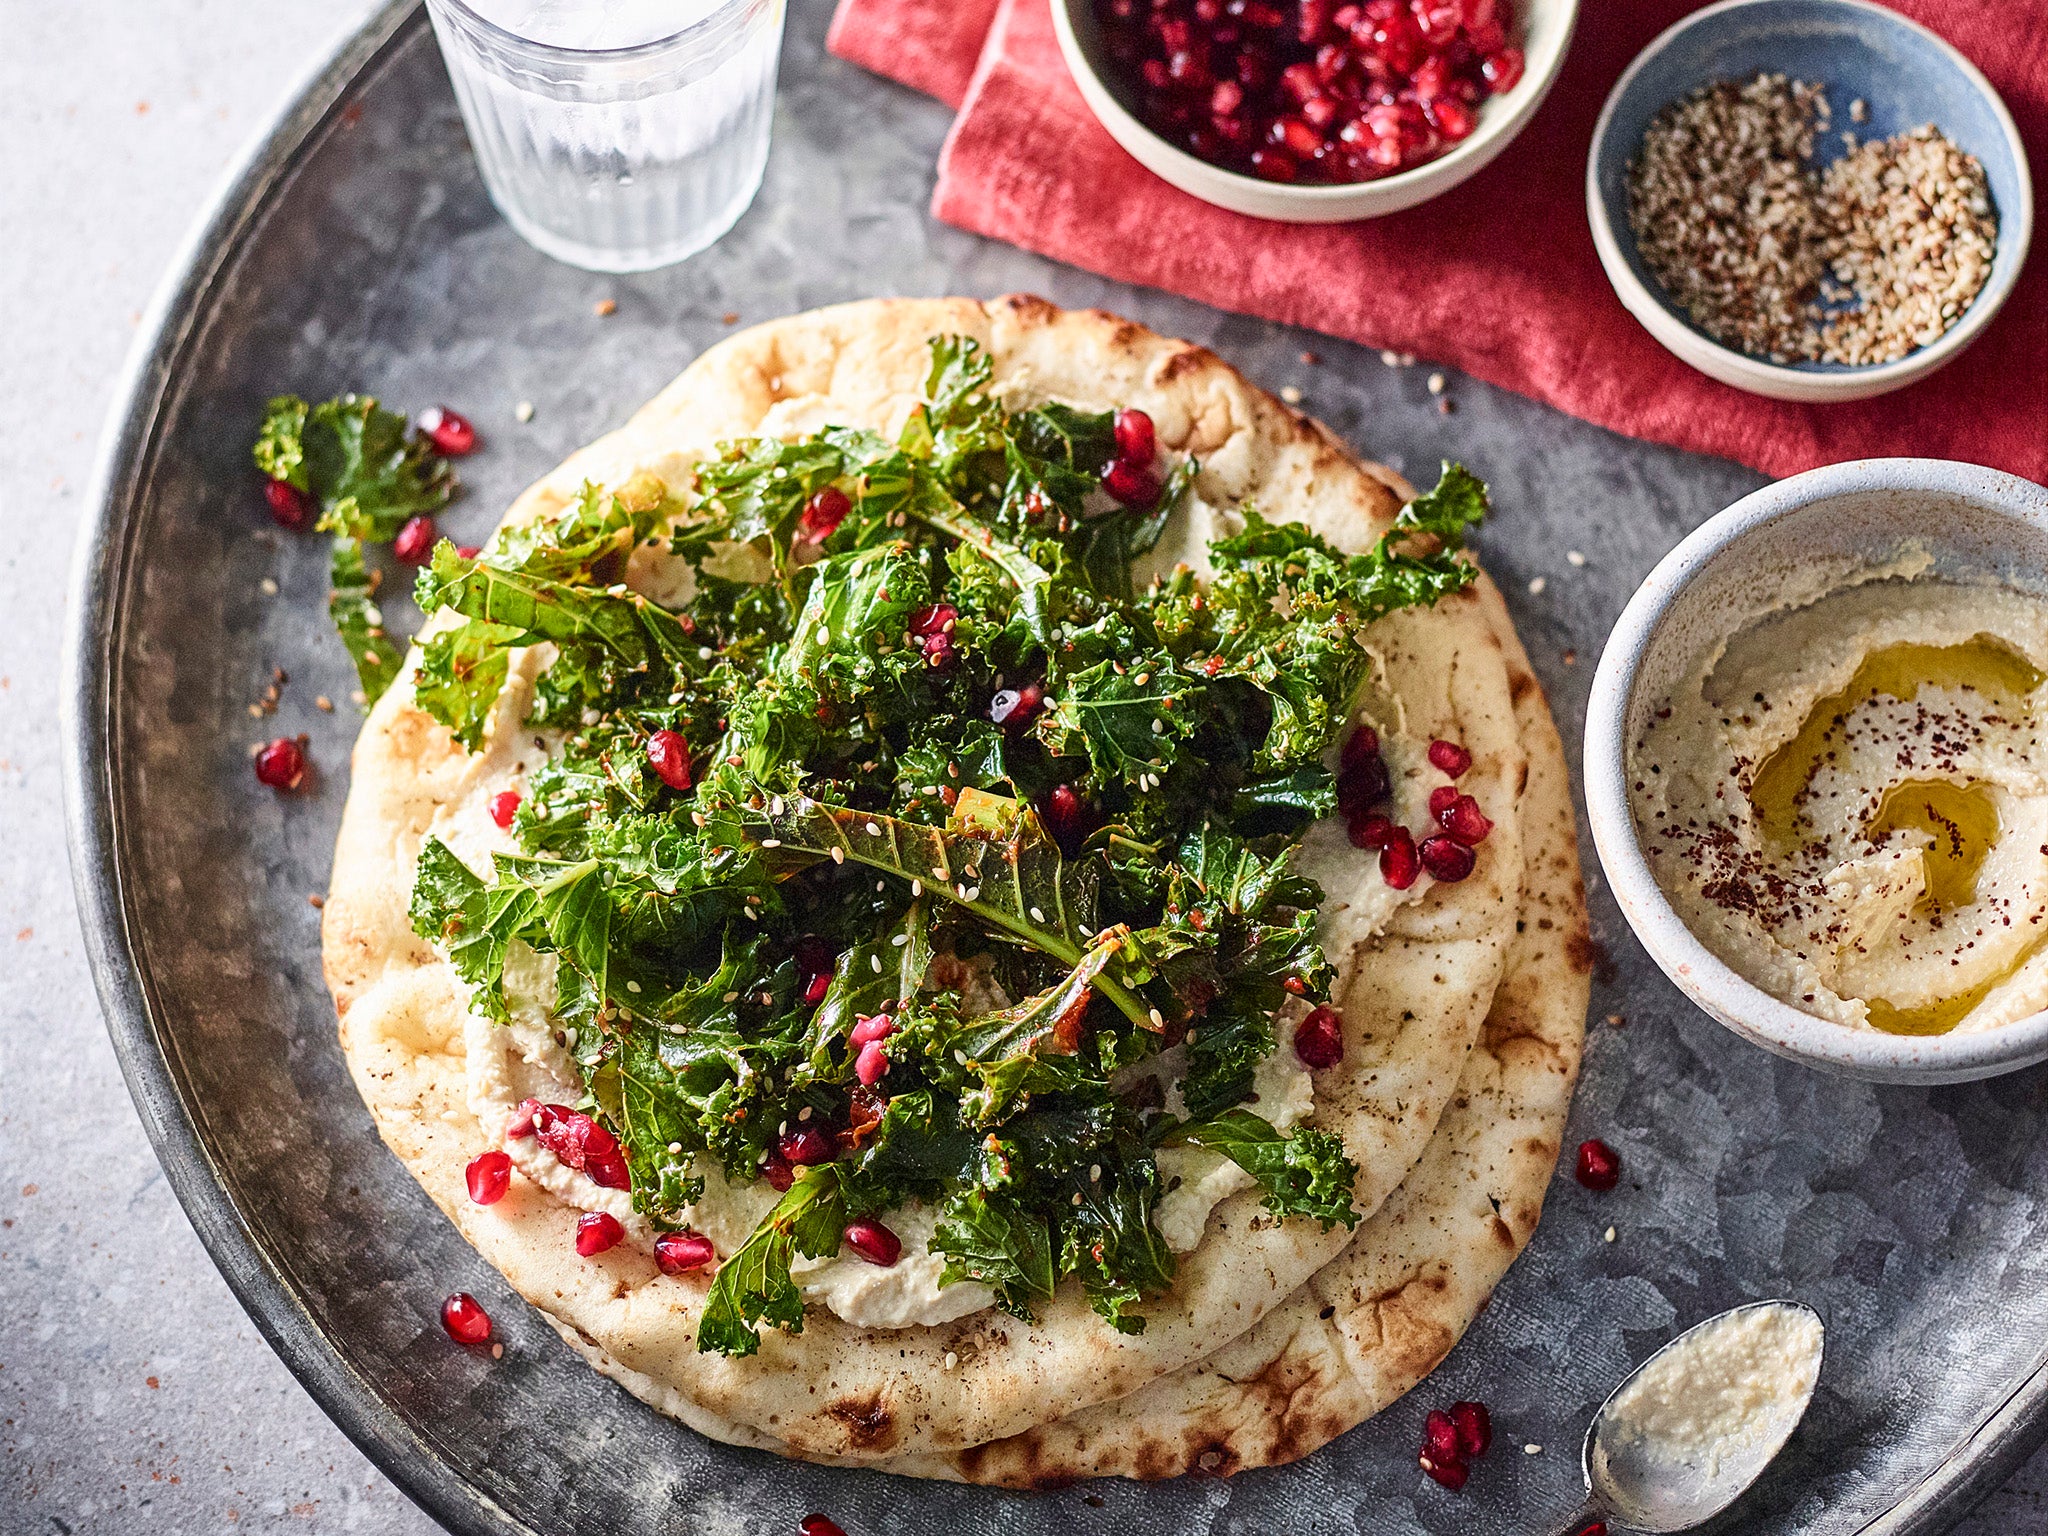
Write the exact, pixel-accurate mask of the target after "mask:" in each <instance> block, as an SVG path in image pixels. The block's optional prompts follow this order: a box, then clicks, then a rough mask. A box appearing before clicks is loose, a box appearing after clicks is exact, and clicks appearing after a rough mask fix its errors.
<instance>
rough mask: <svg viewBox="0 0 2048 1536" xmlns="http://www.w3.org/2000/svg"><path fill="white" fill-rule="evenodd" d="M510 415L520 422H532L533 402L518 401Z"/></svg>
mask: <svg viewBox="0 0 2048 1536" xmlns="http://www.w3.org/2000/svg"><path fill="white" fill-rule="evenodd" d="M512 414H513V415H514V416H516V417H517V418H518V419H519V420H521V421H531V420H533V402H532V401H531V400H522V401H520V402H519V403H518V404H517V405H515V406H513V407H512Z"/></svg>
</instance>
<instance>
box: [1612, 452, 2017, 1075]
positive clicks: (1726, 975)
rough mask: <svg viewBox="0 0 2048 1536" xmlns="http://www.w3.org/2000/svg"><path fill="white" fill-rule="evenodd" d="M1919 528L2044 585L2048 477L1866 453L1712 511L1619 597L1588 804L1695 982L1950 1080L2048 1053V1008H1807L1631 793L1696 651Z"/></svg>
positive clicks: (1682, 985)
mask: <svg viewBox="0 0 2048 1536" xmlns="http://www.w3.org/2000/svg"><path fill="white" fill-rule="evenodd" d="M1909 540H1910V541H1917V542H1918V543H1919V544H1920V545H1921V546H1922V547H1924V548H1926V549H1927V551H1928V552H1929V553H1930V554H1932V555H1933V556H1934V561H1935V564H1934V574H1936V575H1939V576H1944V577H1948V578H1950V579H1954V580H1960V581H1971V580H1977V581H1983V580H1994V581H1998V582H2003V583H2007V584H2010V585H2013V586H2016V587H2019V588H2021V589H2023V590H2026V591H2030V592H2034V593H2037V594H2040V595H2042V596H2048V489H2044V488H2043V487H2041V486H2038V485H2035V484H2033V483H2032V482H2031V481H2027V480H2022V479H2020V478H2018V477H2017V476H2015V475H2007V474H2001V473H2000V472H1999V471H1997V470H1992V469H1984V468H1981V467H1979V466H1977V465H1974V464H1956V463H1951V462H1950V461H1948V460H1946V459H1860V460H1857V461H1855V462H1853V463H1848V464H1834V465H1830V466H1828V467H1827V468H1825V469H1815V470H1809V471H1808V472H1807V473H1805V474H1803V475H1794V476H1793V477H1792V478H1791V479H1789V480H1781V481H1779V482H1778V483H1777V484H1775V485H1769V486H1766V487H1764V489H1762V490H1760V491H1757V492H1755V493H1754V494H1753V495H1749V496H1745V497H1744V498H1743V499H1742V500H1740V501H1738V502H1736V503H1735V505H1734V506H1732V507H1729V508H1728V509H1727V510H1726V511H1724V512H1720V513H1718V514H1716V515H1715V516H1714V517H1711V518H1709V519H1708V520H1707V521H1706V522H1705V523H1704V524H1702V525H1701V526H1700V527H1699V528H1698V529H1696V530H1694V532H1693V533H1692V534H1691V535H1690V536H1689V537H1688V538H1686V539H1685V541H1684V542H1683V543H1681V544H1680V545H1679V546H1678V547H1677V548H1676V549H1674V550H1672V551H1671V553H1670V554H1668V555H1666V556H1665V557H1664V559H1663V560H1662V561H1661V562H1660V563H1659V564H1658V566H1657V568H1656V569H1655V570H1654V571H1652V572H1651V573H1650V575H1649V579H1648V580H1646V581H1645V582H1644V583H1643V584H1642V586H1641V587H1640V588H1639V589H1638V590H1637V592H1636V595H1635V596H1634V597H1633V598H1631V599H1630V600H1629V604H1628V607H1626V608H1625V609H1623V610H1622V614H1621V618H1620V620H1619V621H1617V622H1616V624H1615V626H1614V632H1613V633H1612V634H1611V635H1609V636H1608V640H1607V648H1606V650H1605V651H1604V652H1603V653H1602V654H1601V657H1600V665H1599V667H1598V669H1597V670H1596V671H1595V673H1594V675H1593V692H1592V698H1591V699H1590V700H1589V701H1588V704H1587V710H1586V756H1585V773H1586V809H1587V813H1588V820H1589V823H1590V826H1591V829H1592V833H1593V844H1594V847H1595V848H1597V849H1598V850H1599V854H1600V864H1601V867H1602V868H1603V869H1605V870H1606V872H1607V881H1608V884H1609V886H1610V887H1611V888H1612V890H1613V892H1614V899H1615V901H1616V903H1617V904H1618V905H1619V906H1620V907H1621V913H1622V916H1623V917H1625V918H1627V919H1628V924H1629V926H1630V927H1631V928H1633V929H1634V930H1635V933H1636V937H1637V938H1638V939H1640V940H1641V941H1642V944H1643V948H1645V949H1646V950H1648V951H1649V952H1650V957H1651V958H1652V959H1654V960H1655V961H1656V962H1657V964H1658V965H1660V966H1662V967H1663V969H1664V973H1665V974H1666V975H1667V976H1669V977H1670V978H1671V979H1672V980H1673V981H1674V982H1676V983H1677V984H1678V986H1679V989H1680V990H1681V991H1683V992H1684V993H1685V995H1686V996H1687V997H1689V998H1691V999H1692V1000H1693V1001H1694V1002H1695V1003H1697V1004H1699V1006H1700V1007H1701V1008H1703V1009H1705V1010H1706V1011H1707V1012H1708V1013H1709V1014H1711V1015H1712V1016H1713V1017H1714V1018H1715V1019H1717V1020H1719V1021H1720V1022H1721V1023H1722V1024H1725V1025H1727V1026H1728V1028H1730V1029H1732V1030H1734V1031H1735V1033H1737V1034H1738V1035H1740V1036H1742V1037H1743V1039H1745V1040H1748V1041H1750V1042H1751V1043H1753V1044H1756V1045H1760V1046H1762V1047H1764V1049H1766V1050H1768V1051H1775V1052H1776V1053H1777V1054H1778V1055H1780V1056H1788V1057H1790V1058H1792V1059H1793V1060H1795V1061H1803V1062H1805V1063H1807V1064H1808V1065H1810V1066H1815V1067H1820V1068H1822V1069H1824V1070H1827V1071H1831V1072H1839V1073H1843V1074H1845V1075H1847V1076H1850V1077H1862V1078H1870V1079H1874V1080H1876V1081H1880V1082H1900V1083H1954V1082H1967V1081H1969V1080H1971V1079H1974V1078H1980V1077H1992V1076H1995V1075H1996V1074H1998V1073H2001V1072H2011V1071H2014V1070H2016V1069H2018V1068H2020V1067H2025V1066H2031V1065H2032V1064H2033V1063H2035V1062H2037V1061H2042V1060H2048V1013H2038V1014H2034V1015H2032V1016H2030V1017H2028V1018H2024V1019H2018V1020H2015V1021H2014V1022H2013V1023H2011V1024H2006V1025H2003V1026H2000V1027H1998V1028H1996V1029H1989V1030H1985V1031H1983V1032H1981V1033H1974V1034H1964V1035H1954V1034H1951V1035H1918V1036H1906V1035H1887V1034H1882V1033H1880V1032H1878V1031H1877V1030H1874V1029H1855V1028H1850V1027H1847V1026H1844V1025H1841V1024H1835V1023H1832V1022H1830V1021H1829V1020H1827V1019H1821V1018H1816V1017H1814V1016H1813V1015H1812V1014H1809V1013H1802V1012H1801V1011H1800V1010H1799V1009H1797V1008H1793V1007H1791V1006H1790V1005H1788V1004H1786V1003H1782V1002H1779V1001H1778V1000H1777V999H1776V998H1775V997H1772V996H1771V995H1770V994H1768V993H1766V992H1764V991H1763V990H1762V989H1761V988H1759V987H1757V986H1755V985H1753V984H1752V983H1751V982H1749V981H1747V980H1745V979H1744V978H1743V977H1742V976H1740V975H1738V974H1737V973H1736V972H1735V971H1734V970H1732V969H1731V968H1730V967H1729V966H1727V965H1726V964H1724V963H1723V962H1722V961H1721V960H1719V959H1718V958H1716V957H1715V956H1714V954H1713V953H1712V952H1711V951H1709V950H1708V949H1707V947H1706V946H1705V945H1704V944H1702V943H1701V942H1700V941H1699V940H1698V939H1697V938H1695V937H1694V936H1693V934H1692V931H1691V930H1690V929H1689V928H1687V927H1686V926H1685V923H1684V921H1683V920H1682V919H1681V918H1680V917H1679V916H1678V913H1677V912H1676V911H1675V910H1674V909H1673V908H1672V905H1671V903H1670V901H1669V899H1668V898H1666V896H1665V895H1664V892H1663V890H1662V889H1661V888H1660V887H1659V886H1658V884H1657V879H1656V876H1655V875H1653V874H1652V873H1651V872H1650V866H1649V862H1648V860H1647V859H1645V858H1644V856H1643V849H1642V844H1641V841H1640V840H1639V838H1638V836H1637V832H1636V824H1635V818H1634V816H1633V814H1632V813H1631V811H1630V809H1629V797H1628V785H1627V781H1626V779H1625V777H1624V768H1625V766H1626V754H1627V744H1628V743H1629V742H1630V741H1631V740H1633V739H1635V737H1636V736H1638V735H1639V734H1640V733H1641V731H1642V729H1643V725H1644V722H1645V718H1646V716H1647V714H1648V712H1649V710H1651V709H1652V708H1654V707H1656V705H1657V702H1658V701H1659V700H1660V699H1662V698H1665V697H1667V696H1668V695H1669V693H1670V691H1671V689H1672V688H1673V687H1674V686H1675V685H1676V684H1677V683H1678V681H1679V680H1680V679H1681V678H1682V676H1683V675H1684V674H1685V673H1686V672H1687V671H1689V670H1690V669H1691V668H1692V667H1693V666H1694V665H1695V664H1696V663H1697V660H1698V658H1699V656H1700V654H1701V652H1702V651H1703V649H1704V648H1705V647H1707V646H1708V645H1711V644H1713V643H1715V642H1717V641H1719V640H1722V639H1725V638H1726V637H1727V635H1728V633H1729V631H1730V630H1731V628H1733V627H1734V626H1737V625H1740V624H1742V623H1743V622H1745V621H1746V620H1747V619H1748V618H1749V617H1750V616H1751V615H1752V614H1754V613H1756V612H1757V611H1758V610H1759V609H1762V608H1764V607H1767V606H1768V605H1769V603H1770V602H1771V600H1772V597H1773V596H1774V595H1775V594H1776V593H1778V592H1780V591H1782V590H1783V589H1784V582H1785V576H1786V573H1787V572H1790V571H1793V570H1796V569H1798V568H1800V567H1801V566H1810V565H1811V563H1812V562H1813V561H1814V560H1816V559H1825V560H1830V561H1833V560H1837V559H1840V558H1842V557H1848V558H1850V559H1853V560H1856V561H1858V562H1868V563H1876V562H1879V561H1882V560H1885V559H1888V558H1890V557H1892V556H1893V555H1896V554H1897V553H1898V552H1899V549H1900V547H1901V546H1902V545H1904V544H1906V543H1907V542H1908V541H1909Z"/></svg>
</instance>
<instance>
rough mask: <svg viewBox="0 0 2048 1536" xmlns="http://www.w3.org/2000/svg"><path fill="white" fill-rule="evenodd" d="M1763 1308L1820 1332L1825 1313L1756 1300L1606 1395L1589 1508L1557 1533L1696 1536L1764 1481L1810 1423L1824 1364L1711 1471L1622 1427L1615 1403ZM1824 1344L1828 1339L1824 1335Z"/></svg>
mask: <svg viewBox="0 0 2048 1536" xmlns="http://www.w3.org/2000/svg"><path fill="white" fill-rule="evenodd" d="M1764 1307H1783V1308H1787V1309H1789V1310H1791V1311H1795V1312H1802V1313H1804V1314H1806V1316H1808V1317H1810V1318H1812V1319H1813V1322H1814V1325H1815V1326H1816V1327H1819V1326H1820V1314H1819V1313H1817V1312H1815V1311H1814V1310H1813V1308H1811V1307H1809V1306H1807V1305H1806V1304H1805V1303H1804V1302H1799V1301H1753V1302H1750V1303H1748V1304H1747V1305H1745V1306H1740V1307H1732V1308H1730V1309H1729V1310H1728V1311H1726V1312H1721V1313H1717V1314H1716V1315H1715V1316H1713V1317H1710V1318H1708V1319H1707V1320H1706V1321H1705V1322H1703V1323H1698V1324H1696V1325H1694V1326H1693V1327H1691V1328H1688V1329H1687V1330H1686V1331H1685V1332H1684V1333H1681V1334H1679V1335H1678V1337H1676V1338H1674V1339H1673V1340H1671V1342H1670V1343H1668V1344H1666V1345H1665V1346H1664V1347H1663V1348H1662V1349H1660V1350H1658V1351H1657V1353H1656V1354H1654V1355H1652V1356H1650V1358H1649V1359H1647V1360H1645V1361H1644V1362H1643V1363H1642V1364H1641V1365H1639V1366H1637V1367H1636V1368H1635V1369H1634V1370H1633V1371H1631V1372H1630V1373H1629V1375H1628V1378H1627V1379H1626V1380H1625V1381H1623V1382H1622V1383H1621V1385H1620V1386H1618V1387H1616V1388H1615V1389H1614V1390H1613V1391H1612V1392H1610V1393H1608V1394H1607V1401H1606V1402H1604V1403H1602V1404H1601V1405H1600V1411H1599V1412H1598V1413H1596V1414H1594V1415H1593V1422H1592V1423H1591V1424H1589V1425H1588V1426H1587V1427H1586V1448H1585V1452H1584V1455H1583V1457H1582V1460H1583V1462H1584V1465H1585V1470H1586V1501H1585V1502H1584V1503H1583V1504H1581V1505H1580V1506H1579V1507H1578V1509H1577V1510H1576V1511H1575V1512H1574V1513H1573V1514H1572V1517H1571V1519H1570V1520H1568V1521H1566V1522H1565V1523H1564V1524H1563V1525H1561V1526H1559V1527H1558V1528H1557V1530H1558V1536H1581V1533H1582V1532H1584V1531H1585V1530H1586V1528H1587V1527H1588V1526H1592V1525H1597V1524H1601V1523H1605V1524H1606V1525H1607V1526H1609V1527H1610V1528H1612V1529H1614V1530H1617V1531H1639V1532H1643V1533H1645V1536H1668V1533H1671V1532H1676V1531H1689V1530H1692V1529H1693V1528H1694V1527H1696V1526H1699V1525H1703V1524H1705V1523H1706V1522H1707V1521H1709V1520H1711V1519H1713V1518H1714V1516H1716V1515H1718V1514H1720V1513H1721V1511H1722V1510H1724V1509H1726V1508H1727V1507H1728V1506H1729V1505H1731V1504H1733V1503H1734V1502H1735V1501H1736V1500H1737V1499H1738V1498H1740V1497H1741V1496H1742V1495H1743V1494H1744V1493H1746V1492H1747V1491H1748V1490H1749V1486H1750V1484H1752V1483H1754V1482H1755V1481H1756V1480H1757V1479H1758V1478H1759V1477H1761V1476H1762V1475H1763V1471H1764V1468H1765V1467H1767V1466H1769V1465H1770V1464H1771V1462H1772V1460H1773V1459H1774V1458H1775V1457H1776V1456H1777V1454H1778V1452H1779V1451H1781V1450H1783V1449H1784V1448H1785V1442H1786V1441H1787V1440H1789V1439H1791V1438H1792V1431H1793V1430H1795V1429H1797V1428H1798V1427H1799V1421H1800V1420H1801V1419H1802V1418H1804V1417H1805V1416H1806V1409H1807V1406H1808V1405H1809V1404H1810V1403H1811V1402H1812V1401H1813V1389H1814V1386H1815V1385H1816V1384H1817V1383H1818V1380H1819V1375H1820V1371H1819V1365H1820V1361H1819V1358H1818V1356H1817V1355H1816V1358H1815V1361H1814V1365H1815V1370H1814V1378H1815V1380H1814V1382H1811V1383H1808V1384H1807V1385H1806V1387H1805V1389H1804V1390H1803V1391H1799V1392H1795V1393H1792V1394H1789V1395H1787V1396H1786V1397H1785V1398H1784V1399H1782V1400H1781V1401H1780V1402H1778V1403H1775V1404H1771V1405H1768V1406H1767V1407H1765V1408H1763V1409H1760V1410H1758V1413H1759V1415H1762V1416H1767V1418H1768V1422H1763V1423H1759V1424H1757V1426H1756V1432H1755V1434H1754V1437H1753V1438H1750V1437H1745V1438H1744V1439H1742V1440H1741V1441H1740V1442H1739V1443H1738V1444H1736V1445H1734V1446H1733V1447H1732V1448H1730V1449H1729V1450H1728V1451H1727V1452H1726V1453H1725V1454H1723V1455H1720V1456H1718V1457H1710V1458H1708V1459H1707V1464H1706V1465H1701V1464H1699V1462H1698V1461H1697V1460H1687V1459H1685V1458H1684V1456H1683V1454H1682V1453H1674V1448H1673V1447H1672V1446H1670V1445H1669V1444H1667V1443H1666V1442H1664V1441H1662V1440H1659V1439H1657V1438H1654V1437H1653V1436H1651V1435H1647V1434H1642V1433H1637V1432H1629V1431H1627V1430H1625V1429H1624V1428H1623V1427H1622V1425H1621V1424H1620V1422H1619V1421H1618V1419H1617V1417H1616V1414H1615V1404H1616V1402H1617V1401H1618V1400H1619V1399H1620V1398H1621V1397H1622V1396H1623V1395H1624V1394H1625V1393H1626V1392H1627V1391H1628V1389H1629V1388H1630V1387H1632V1386H1634V1385H1635V1383H1636V1382H1637V1381H1638V1380H1639V1379H1640V1378H1641V1377H1642V1376H1643V1375H1644V1373H1645V1372H1647V1371H1648V1370H1649V1369H1650V1368H1651V1366H1652V1365H1653V1364H1655V1363H1656V1362H1657V1361H1659V1360H1662V1359H1663V1358H1664V1357H1665V1356H1667V1355H1669V1354H1670V1353H1671V1352H1672V1351H1673V1350H1675V1349H1679V1348H1681V1347H1684V1346H1685V1345H1686V1343H1687V1341H1688V1340H1691V1339H1695V1338H1696V1337H1697V1336H1698V1335H1699V1334H1701V1333H1703V1332H1705V1331H1706V1330H1707V1329H1709V1328H1712V1327H1713V1326H1714V1325H1715V1324H1717V1323H1719V1322H1721V1321H1722V1319H1724V1318H1730V1317H1734V1316H1736V1315H1737V1314H1739V1313H1744V1312H1752V1311H1756V1310H1758V1309H1760V1308H1764ZM1821 1340H1822V1344H1823V1345H1825V1342H1826V1333H1825V1330H1823V1332H1822V1335H1821Z"/></svg>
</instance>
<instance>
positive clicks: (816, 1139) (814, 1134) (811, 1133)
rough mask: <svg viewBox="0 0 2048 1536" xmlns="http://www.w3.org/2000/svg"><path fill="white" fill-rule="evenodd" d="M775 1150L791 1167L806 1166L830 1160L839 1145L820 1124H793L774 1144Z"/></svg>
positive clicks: (835, 1153)
mask: <svg viewBox="0 0 2048 1536" xmlns="http://www.w3.org/2000/svg"><path fill="white" fill-rule="evenodd" d="M775 1150H776V1151H778V1152H780V1153H781V1154H782V1160H783V1161H784V1162H786V1163H788V1164H789V1165H790V1166H791V1167H792V1168H808V1167H809V1166H810V1165H811V1164H812V1163H829V1162H831V1161H832V1159H833V1157H834V1156H836V1155H837V1153H838V1151H839V1145H838V1143H837V1142H836V1141H835V1140H834V1139H833V1136H832V1133H831V1132H830V1131H828V1130H826V1129H825V1128H824V1127H823V1126H821V1125H793V1126H791V1127H790V1128H789V1129H788V1130H787V1131H785V1132H784V1133H783V1135H782V1139H781V1140H780V1141H778V1142H777V1143H776V1144H775Z"/></svg>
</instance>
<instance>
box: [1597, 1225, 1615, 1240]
mask: <svg viewBox="0 0 2048 1536" xmlns="http://www.w3.org/2000/svg"><path fill="white" fill-rule="evenodd" d="M1600 1238H1601V1241H1603V1242H1609V1243H1611V1242H1613V1241H1614V1238H1615V1232H1614V1228H1612V1227H1609V1228H1608V1229H1607V1230H1606V1231H1605V1232H1602V1233H1601V1234H1600Z"/></svg>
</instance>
